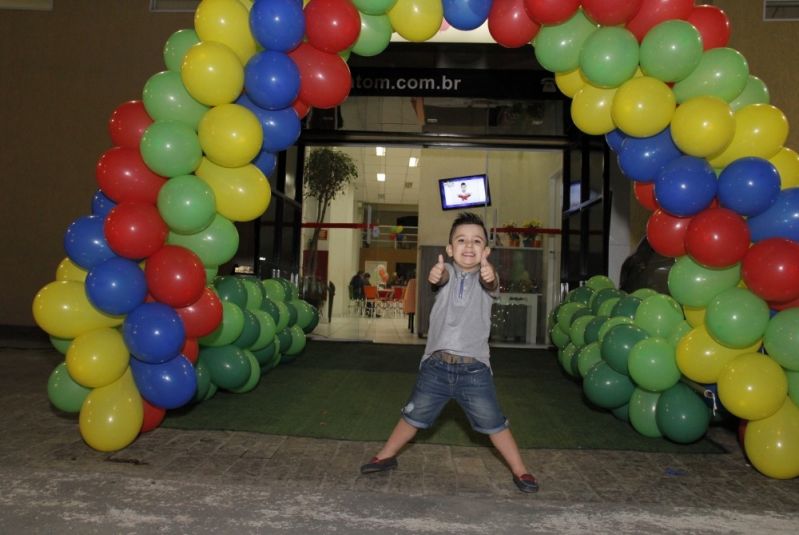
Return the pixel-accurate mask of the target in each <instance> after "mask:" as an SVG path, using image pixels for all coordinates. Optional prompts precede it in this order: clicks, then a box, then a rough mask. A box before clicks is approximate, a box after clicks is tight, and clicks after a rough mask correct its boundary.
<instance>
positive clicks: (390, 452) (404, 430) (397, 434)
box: [376, 418, 417, 459]
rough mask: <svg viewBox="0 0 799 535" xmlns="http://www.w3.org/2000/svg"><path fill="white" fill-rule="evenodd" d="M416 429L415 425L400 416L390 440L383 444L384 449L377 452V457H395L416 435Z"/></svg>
mask: <svg viewBox="0 0 799 535" xmlns="http://www.w3.org/2000/svg"><path fill="white" fill-rule="evenodd" d="M416 431H417V429H416V428H415V427H414V426H412V425H411V424H409V423H408V422H406V421H405V420H403V419H402V418H400V419H399V421H398V422H397V425H396V426H394V430H393V431H392V432H391V435H390V436H389V437H388V440H386V443H385V444H384V445H383V449H381V450H380V451H379V452H377V455H376V457H377V458H378V459H386V458H388V457H394V456H395V455H396V454H397V453H399V450H401V449H402V447H403V446H404V445H405V444H407V443H408V442H409V441H410V440H411V439H412V438H413V437H414V436H416Z"/></svg>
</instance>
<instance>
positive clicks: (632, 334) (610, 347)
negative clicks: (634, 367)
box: [601, 324, 649, 375]
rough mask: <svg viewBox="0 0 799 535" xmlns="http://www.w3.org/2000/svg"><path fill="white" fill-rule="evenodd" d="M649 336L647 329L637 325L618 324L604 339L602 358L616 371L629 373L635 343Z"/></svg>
mask: <svg viewBox="0 0 799 535" xmlns="http://www.w3.org/2000/svg"><path fill="white" fill-rule="evenodd" d="M648 336H649V335H648V334H647V333H646V331H644V330H643V329H641V328H639V327H636V326H635V325H628V324H622V325H616V326H615V327H613V328H612V329H610V330H608V332H607V334H606V335H605V337H604V338H603V339H602V345H601V348H602V358H603V359H604V360H605V362H607V363H608V364H609V365H610V367H611V368H613V369H614V370H615V371H617V372H619V373H623V374H624V375H629V373H630V371H629V368H628V364H627V361H628V360H629V358H630V351H631V350H632V348H633V346H635V344H637V343H638V342H640V341H641V340H644V339H646V338H647V337H648Z"/></svg>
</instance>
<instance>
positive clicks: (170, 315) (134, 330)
mask: <svg viewBox="0 0 799 535" xmlns="http://www.w3.org/2000/svg"><path fill="white" fill-rule="evenodd" d="M122 336H123V337H124V339H125V344H127V346H128V349H129V350H130V352H131V354H133V356H134V357H136V358H137V359H139V360H142V361H144V362H148V363H150V364H159V363H161V362H166V361H168V360H170V359H173V358H175V357H176V356H177V355H178V354H179V353H180V350H181V349H182V348H183V344H184V343H185V342H186V331H185V329H184V328H183V321H182V320H181V319H180V316H178V313H177V312H175V309H174V308H172V307H170V306H168V305H165V304H163V303H143V304H141V305H139V306H138V307H136V308H134V309H133V310H132V311H131V312H130V314H128V315H127V317H126V318H125V321H124V323H123V324H122Z"/></svg>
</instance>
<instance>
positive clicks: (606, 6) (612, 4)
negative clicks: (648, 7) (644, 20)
mask: <svg viewBox="0 0 799 535" xmlns="http://www.w3.org/2000/svg"><path fill="white" fill-rule="evenodd" d="M641 2H643V0H583V11H584V12H585V14H586V16H587V17H588V18H589V19H591V20H592V21H594V22H596V23H597V24H601V25H603V26H618V25H619V24H626V23H627V22H628V21H629V20H630V19H632V18H633V17H634V16H635V15H636V13H638V10H639V9H640V8H641Z"/></svg>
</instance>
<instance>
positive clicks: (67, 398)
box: [47, 362, 92, 413]
mask: <svg viewBox="0 0 799 535" xmlns="http://www.w3.org/2000/svg"><path fill="white" fill-rule="evenodd" d="M91 391H92V389H91V388H86V387H85V386H83V385H81V384H78V383H77V382H75V380H74V379H72V377H71V376H70V375H69V372H68V371H67V364H66V362H62V363H61V364H59V365H58V366H56V367H55V369H53V371H52V372H51V373H50V377H49V378H48V379H47V397H48V398H49V399H50V403H52V404H53V406H54V407H55V408H56V409H58V410H60V411H64V412H69V413H78V412H80V408H81V406H82V405H83V401H84V400H85V399H86V396H88V395H89V393H90V392H91Z"/></svg>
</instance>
